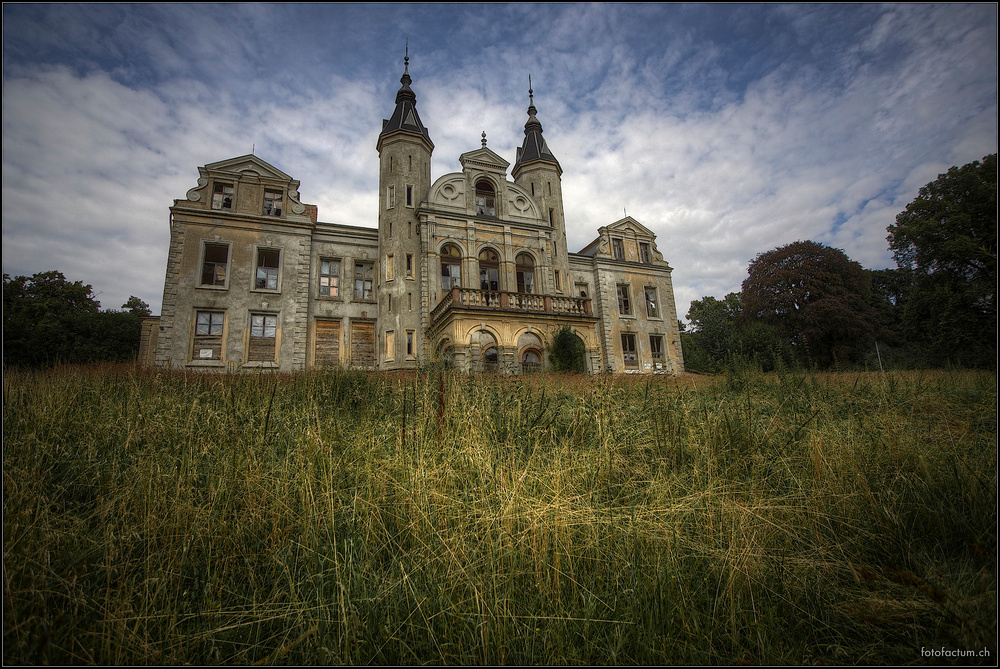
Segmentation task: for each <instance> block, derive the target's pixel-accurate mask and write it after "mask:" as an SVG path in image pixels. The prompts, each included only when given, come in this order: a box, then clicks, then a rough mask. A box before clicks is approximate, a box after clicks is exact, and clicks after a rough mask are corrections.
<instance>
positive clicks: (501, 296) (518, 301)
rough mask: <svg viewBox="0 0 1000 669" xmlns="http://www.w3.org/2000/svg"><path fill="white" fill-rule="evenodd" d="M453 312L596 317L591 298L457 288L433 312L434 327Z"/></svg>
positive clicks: (432, 321) (446, 295)
mask: <svg viewBox="0 0 1000 669" xmlns="http://www.w3.org/2000/svg"><path fill="white" fill-rule="evenodd" d="M451 309H469V310H482V311H495V312H506V313H519V314H539V315H552V316H577V317H585V318H586V317H591V318H592V317H593V316H594V310H593V306H592V305H591V301H590V298H589V297H565V296H563V295H533V294H529V293H508V292H506V291H493V290H477V289H475V288H459V287H458V286H453V287H452V289H451V291H450V292H448V293H447V294H445V296H444V298H443V299H442V300H441V301H440V302H439V303H438V305H437V306H436V307H434V309H433V311H431V318H430V324H431V325H432V326H433V325H434V324H435V323H436V322H437V321H438V320H439V319H441V318H442V317H443V316H444V315H445V314H447V313H448V311H449V310H451Z"/></svg>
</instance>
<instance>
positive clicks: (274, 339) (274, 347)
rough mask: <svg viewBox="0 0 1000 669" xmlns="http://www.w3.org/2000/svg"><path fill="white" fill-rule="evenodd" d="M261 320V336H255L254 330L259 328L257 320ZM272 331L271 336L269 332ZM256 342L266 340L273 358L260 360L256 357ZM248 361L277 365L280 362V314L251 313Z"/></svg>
mask: <svg viewBox="0 0 1000 669" xmlns="http://www.w3.org/2000/svg"><path fill="white" fill-rule="evenodd" d="M258 319H259V323H260V325H259V327H260V330H259V332H260V334H254V330H255V329H256V328H257V327H258V325H257V320H258ZM269 320H270V321H271V323H270V330H269V323H268V321H269ZM269 331H270V334H268V332H269ZM255 340H265V341H266V342H267V345H268V346H269V347H270V352H271V357H270V358H258V357H254V355H255V350H254V349H255V347H254V342H255ZM246 361H247V362H248V363H265V364H266V363H277V361H278V314H276V313H274V312H261V311H251V312H250V322H249V324H248V326H247V351H246Z"/></svg>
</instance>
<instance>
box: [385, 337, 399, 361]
mask: <svg viewBox="0 0 1000 669" xmlns="http://www.w3.org/2000/svg"><path fill="white" fill-rule="evenodd" d="M383 343H384V344H385V350H384V351H383V352H382V355H383V358H382V359H383V360H385V361H386V362H393V361H394V360H395V359H396V331H395V330H386V331H385V340H384V342H383Z"/></svg>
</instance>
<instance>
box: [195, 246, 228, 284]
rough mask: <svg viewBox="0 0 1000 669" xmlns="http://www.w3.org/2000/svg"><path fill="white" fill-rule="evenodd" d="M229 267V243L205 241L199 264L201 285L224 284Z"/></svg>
mask: <svg viewBox="0 0 1000 669" xmlns="http://www.w3.org/2000/svg"><path fill="white" fill-rule="evenodd" d="M228 267H229V244H211V243H208V242H206V243H205V252H204V256H203V259H202V264H201V285H203V286H225V285H226V270H227V269H228Z"/></svg>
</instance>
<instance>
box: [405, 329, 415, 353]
mask: <svg viewBox="0 0 1000 669" xmlns="http://www.w3.org/2000/svg"><path fill="white" fill-rule="evenodd" d="M413 356H414V352H413V330H407V331H406V357H407V358H412V357H413Z"/></svg>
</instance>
